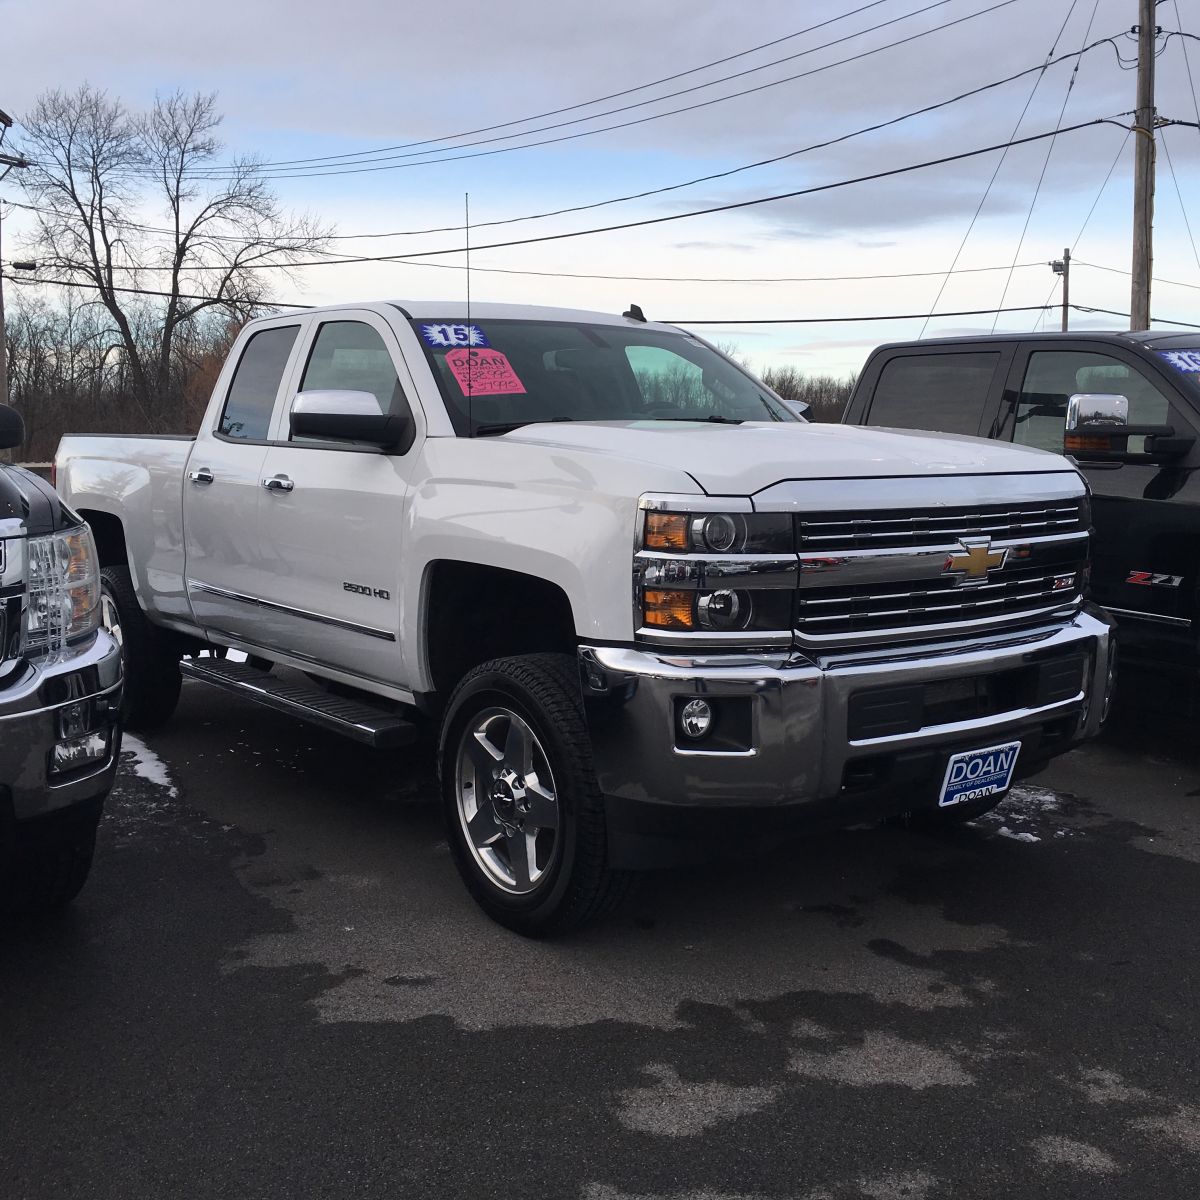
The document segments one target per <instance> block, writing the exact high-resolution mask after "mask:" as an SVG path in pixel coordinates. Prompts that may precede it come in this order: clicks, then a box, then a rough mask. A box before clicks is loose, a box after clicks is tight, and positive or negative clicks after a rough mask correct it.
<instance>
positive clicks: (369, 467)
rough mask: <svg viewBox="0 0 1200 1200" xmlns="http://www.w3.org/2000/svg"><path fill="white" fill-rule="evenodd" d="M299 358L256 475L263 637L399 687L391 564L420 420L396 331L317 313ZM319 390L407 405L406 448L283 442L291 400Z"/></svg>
mask: <svg viewBox="0 0 1200 1200" xmlns="http://www.w3.org/2000/svg"><path fill="white" fill-rule="evenodd" d="M302 362H303V366H302V367H301V368H299V369H298V370H297V372H296V374H297V378H298V383H297V385H296V386H295V387H294V388H292V389H291V390H290V392H289V395H288V397H287V399H286V402H285V403H283V404H281V406H280V411H279V413H278V415H277V417H276V424H275V428H274V436H275V440H274V443H273V445H272V446H271V448H270V449H269V450H268V451H267V456H266V461H265V463H264V465H263V470H262V477H263V480H264V481H268V483H267V484H266V486H264V487H262V488H260V492H261V499H260V508H259V512H260V519H259V525H260V529H261V534H262V556H263V564H264V567H265V568H266V569H267V576H266V578H265V580H264V583H263V587H264V592H263V596H264V598H265V599H266V600H268V601H269V602H270V608H269V610H267V611H266V612H265V614H264V620H265V621H266V622H267V624H268V626H269V632H268V633H267V634H265V635H264V638H269V644H273V645H277V646H280V647H281V648H285V649H287V650H289V651H290V652H292V653H293V654H294V655H296V656H297V657H300V658H303V659H306V660H308V661H310V662H312V663H314V664H319V665H323V666H326V667H329V668H332V669H334V670H337V671H342V672H345V673H347V674H350V675H353V676H354V678H355V679H356V680H369V681H373V682H375V683H378V684H382V685H385V686H388V687H391V688H400V689H405V688H406V686H407V684H408V682H409V681H408V680H407V679H405V678H404V677H403V675H404V670H403V667H402V659H401V647H400V644H399V636H400V595H401V589H400V579H401V563H402V556H403V540H404V527H405V516H406V513H407V509H408V496H409V480H410V476H411V472H412V469H413V463H414V460H415V458H416V447H419V446H420V444H421V441H422V437H423V434H424V417H423V414H422V412H421V410H420V406H419V405H418V404H417V403H416V402H415V399H414V400H413V402H412V403H411V405H410V401H409V397H415V390H414V388H413V384H412V379H411V377H410V376H409V374H408V370H407V367H406V366H405V364H404V358H403V356H402V354H401V352H400V348H399V345H398V344H397V342H396V338H395V334H394V333H393V332H392V330H391V328H390V327H389V326H388V324H387V322H386V321H385V320H384V319H383V318H382V317H380V316H378V315H377V314H375V313H372V312H368V311H364V310H350V311H344V312H337V313H323V314H322V316H321V319H320V321H319V322H316V321H314V323H313V327H312V329H311V330H310V331H309V336H308V337H307V338H306V345H305V349H304V354H303V359H302ZM327 389H328V390H349V391H357V392H370V393H372V394H373V395H374V396H375V397H376V399H377V400H378V401H379V403H380V406H381V408H382V409H383V410H384V411H385V412H399V411H403V410H404V409H406V408H407V409H410V411H412V413H413V416H414V419H415V421H416V423H417V438H416V440H415V442H414V444H413V445H414V448H413V449H410V450H409V451H408V452H407V453H405V454H398V453H381V452H380V451H379V450H378V449H376V448H371V447H357V448H356V447H353V446H340V445H333V444H330V443H312V442H309V443H305V441H304V440H303V439H301V440H294V439H292V438H291V435H290V421H289V414H290V408H291V400H292V399H293V398H294V396H295V395H296V394H298V393H300V392H305V391H316V390H327ZM270 481H273V482H270ZM268 487H269V488H270V490H267V488H268ZM264 644H268V643H267V642H264Z"/></svg>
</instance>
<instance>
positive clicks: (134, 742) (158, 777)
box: [121, 733, 179, 796]
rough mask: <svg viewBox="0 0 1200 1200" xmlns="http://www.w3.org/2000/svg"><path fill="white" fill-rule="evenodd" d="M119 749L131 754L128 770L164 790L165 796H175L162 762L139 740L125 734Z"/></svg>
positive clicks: (165, 767) (165, 765)
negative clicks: (165, 790)
mask: <svg viewBox="0 0 1200 1200" xmlns="http://www.w3.org/2000/svg"><path fill="white" fill-rule="evenodd" d="M121 749H122V750H124V751H126V752H128V753H130V754H132V755H133V759H132V761H130V762H129V763H128V764H127V765H128V766H129V768H130V770H132V771H133V773H134V774H135V775H137V776H139V777H140V778H142V779H145V780H148V781H149V782H150V783H155V784H157V785H158V786H159V787H162V788H166V789H167V794H168V795H170V796H177V795H178V794H179V793H178V792H177V791H176V788H175V785H174V784H173V783H172V782H171V773H170V772H169V771H168V770H167V764H166V763H165V762H163V760H162V759H161V758H159V757H158V755H157V754H155V753H154V751H153V750H151V749H150V747H149V746H147V745H146V743H145V742H143V741H142V739H141V738H139V737H135V736H134V735H133V734H132V733H127V734H125V736H124V737H123V738H122V740H121Z"/></svg>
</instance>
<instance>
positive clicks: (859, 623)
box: [796, 569, 1080, 639]
mask: <svg viewBox="0 0 1200 1200" xmlns="http://www.w3.org/2000/svg"><path fill="white" fill-rule="evenodd" d="M1079 574H1080V572H1079V571H1078V570H1070V569H1063V570H1061V571H1056V572H1046V571H1045V570H1044V569H1039V570H1035V571H1020V572H1017V571H1012V572H1006V573H1005V574H1004V577H1003V578H1000V579H998V580H997V581H996V582H989V583H982V584H977V585H974V586H972V587H960V586H957V585H956V583H955V581H954V580H953V579H951V578H947V579H946V580H945V581H942V580H930V581H921V582H919V583H918V582H914V583H913V585H912V586H910V587H905V586H903V585H896V584H891V585H887V586H881V587H872V586H869V585H866V586H861V585H860V586H857V587H844V588H807V589H804V590H803V591H801V593H800V600H799V604H798V610H797V620H796V628H797V629H798V630H799V631H800V633H801V634H802V635H810V636H812V637H814V638H816V639H820V638H823V637H845V636H847V635H856V634H880V633H887V632H889V631H893V630H902V629H903V630H909V629H921V628H923V627H929V626H941V625H956V626H961V625H968V626H969V625H970V624H971V623H973V622H978V621H986V622H987V623H989V624H991V623H994V622H998V621H999V622H1002V621H1005V620H1007V619H1018V618H1019V619H1025V618H1028V617H1031V616H1037V615H1041V614H1044V613H1047V612H1053V611H1055V610H1057V609H1060V608H1066V607H1073V606H1074V605H1076V604H1078V603H1079V600H1080V579H1079Z"/></svg>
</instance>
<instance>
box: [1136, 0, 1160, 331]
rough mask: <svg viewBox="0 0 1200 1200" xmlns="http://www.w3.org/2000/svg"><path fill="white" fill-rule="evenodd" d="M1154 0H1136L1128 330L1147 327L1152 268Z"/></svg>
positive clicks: (1154, 118)
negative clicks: (1131, 237)
mask: <svg viewBox="0 0 1200 1200" xmlns="http://www.w3.org/2000/svg"><path fill="white" fill-rule="evenodd" d="M1154 8H1155V0H1138V27H1137V35H1138V66H1137V112H1136V114H1135V116H1134V120H1133V132H1134V134H1135V135H1136V138H1137V140H1136V142H1135V145H1134V150H1135V154H1136V157H1135V158H1134V167H1133V289H1132V293H1131V295H1130V299H1129V328H1130V329H1149V328H1150V276H1151V273H1152V272H1153V269H1154V159H1155V150H1156V144H1155V132H1154V127H1155V123H1156V121H1157V111H1156V109H1155V107H1154V39H1155V34H1156V33H1157V27H1156V26H1155V23H1154Z"/></svg>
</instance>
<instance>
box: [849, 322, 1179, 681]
mask: <svg viewBox="0 0 1200 1200" xmlns="http://www.w3.org/2000/svg"><path fill="white" fill-rule="evenodd" d="M843 420H844V422H846V423H848V424H852V425H883V426H891V427H894V428H901V429H930V430H936V431H938V432H941V433H955V434H968V435H971V436H977V437H986V438H994V439H997V440H1000V441H1012V442H1017V443H1018V444H1020V445H1025V446H1036V447H1039V448H1041V449H1044V450H1052V451H1055V452H1057V453H1060V454H1062V453H1066V454H1068V455H1070V456H1071V457H1072V458H1074V459H1075V461H1076V462H1077V463H1078V465H1079V468H1080V470H1081V471H1082V472H1083V473H1084V475H1085V476H1086V477H1087V480H1088V483H1089V484H1090V486H1091V489H1092V493H1093V520H1094V527H1095V537H1094V539H1093V543H1092V550H1093V567H1092V597H1093V599H1094V600H1095V601H1096V602H1097V603H1099V604H1102V605H1103V606H1104V607H1105V608H1107V609H1108V611H1109V612H1110V613H1112V614H1113V615H1114V616H1115V617H1116V618H1117V620H1118V622H1119V624H1120V627H1121V652H1122V656H1123V658H1124V659H1125V661H1127V662H1134V663H1140V664H1142V665H1147V666H1152V667H1153V668H1154V669H1155V671H1156V672H1157V671H1160V670H1163V669H1166V670H1170V671H1173V672H1185V673H1187V674H1189V675H1193V676H1194V675H1195V674H1196V673H1197V671H1198V670H1200V647H1198V643H1197V630H1198V629H1200V608H1198V605H1200V476H1198V474H1197V468H1200V443H1198V441H1197V436H1198V434H1200V331H1197V332H1196V333H1163V332H1161V331H1152V332H1134V333H1120V332H1118V333H1093V332H1088V333H1046V334H1031V335H1030V334H1026V335H1021V334H1009V335H997V336H991V337H958V338H944V339H937V340H932V339H931V340H929V341H922V342H895V343H891V344H889V345H886V346H880V347H879V348H878V349H877V350H875V351H874V352H873V353H872V354H871V356H870V358H869V359H868V360H867V363H866V366H865V367H864V369H863V372H862V375H861V376H860V377H859V380H858V384H857V386H856V387H855V390H854V394H853V395H852V396H851V398H850V402H849V404H848V405H847V408H846V413H845V416H844V417H843ZM981 598H982V597H981Z"/></svg>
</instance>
